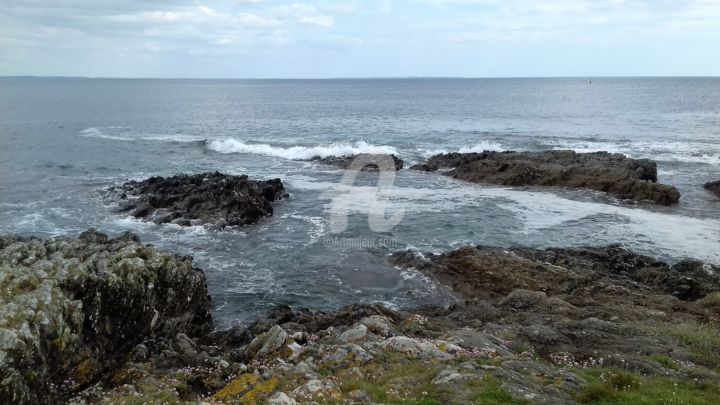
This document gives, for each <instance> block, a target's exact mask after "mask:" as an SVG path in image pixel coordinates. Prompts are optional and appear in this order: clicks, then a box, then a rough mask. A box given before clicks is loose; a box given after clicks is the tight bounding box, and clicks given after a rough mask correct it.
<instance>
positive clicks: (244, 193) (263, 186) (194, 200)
mask: <svg viewBox="0 0 720 405" xmlns="http://www.w3.org/2000/svg"><path fill="white" fill-rule="evenodd" d="M111 191H116V192H119V193H121V195H120V198H121V200H122V201H121V204H120V210H121V211H124V212H128V211H131V215H132V216H134V217H135V218H141V219H143V220H146V221H153V222H155V223H158V224H164V223H174V224H177V225H183V226H189V225H207V226H212V227H217V228H220V229H222V228H225V227H226V226H243V225H248V224H253V223H255V222H257V221H258V220H259V219H260V218H262V217H264V216H268V215H272V213H273V208H272V205H271V203H272V202H274V201H276V200H279V199H282V198H285V197H287V193H286V192H285V188H284V187H283V184H282V182H281V181H280V179H274V180H267V181H255V180H249V179H248V177H247V176H245V175H242V176H232V175H227V174H222V173H219V172H215V173H201V174H196V175H178V176H173V177H167V178H165V177H151V178H149V179H147V180H143V181H139V182H138V181H129V182H127V183H125V184H123V185H122V186H121V187H120V188H119V190H118V189H115V188H112V189H111Z"/></svg>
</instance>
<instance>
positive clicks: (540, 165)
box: [410, 150, 680, 205]
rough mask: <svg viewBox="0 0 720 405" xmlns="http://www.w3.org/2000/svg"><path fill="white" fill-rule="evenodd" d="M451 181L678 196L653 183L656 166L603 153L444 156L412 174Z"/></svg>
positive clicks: (665, 198)
mask: <svg viewBox="0 0 720 405" xmlns="http://www.w3.org/2000/svg"><path fill="white" fill-rule="evenodd" d="M443 168H447V169H451V170H449V171H445V172H443V174H445V175H448V176H451V177H453V178H456V179H459V180H464V181H469V182H473V183H482V184H496V185H503V186H543V187H569V188H585V189H590V190H596V191H601V192H604V193H607V194H609V195H611V196H613V197H615V198H619V199H622V200H632V201H644V200H649V201H652V202H654V203H656V204H661V205H672V204H677V203H678V201H679V200H680V192H679V191H678V190H677V189H676V188H675V187H672V186H667V185H664V184H658V183H657V164H656V163H655V162H653V161H650V160H647V159H630V158H627V157H625V155H622V154H611V153H607V152H595V153H576V152H574V151H569V150H568V151H544V152H490V151H485V152H482V153H447V154H440V155H435V156H433V157H431V158H430V159H429V160H428V161H427V162H426V163H423V164H419V165H415V166H412V167H410V169H411V170H421V171H428V172H433V171H438V170H440V169H443Z"/></svg>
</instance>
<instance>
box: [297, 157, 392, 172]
mask: <svg viewBox="0 0 720 405" xmlns="http://www.w3.org/2000/svg"><path fill="white" fill-rule="evenodd" d="M311 160H312V161H313V162H317V163H322V164H325V165H330V166H335V167H338V168H340V169H343V170H359V171H363V172H379V171H397V170H400V169H402V168H403V165H404V162H403V161H402V159H400V158H398V157H397V156H395V155H390V154H372V153H360V154H358V155H352V156H339V157H338V156H328V157H319V156H318V157H314V158H313V159H311Z"/></svg>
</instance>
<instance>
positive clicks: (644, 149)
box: [545, 140, 720, 165]
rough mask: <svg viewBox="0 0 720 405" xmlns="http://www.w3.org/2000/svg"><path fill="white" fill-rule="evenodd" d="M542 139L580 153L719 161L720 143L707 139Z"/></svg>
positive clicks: (695, 161)
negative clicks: (686, 140) (609, 153)
mask: <svg viewBox="0 0 720 405" xmlns="http://www.w3.org/2000/svg"><path fill="white" fill-rule="evenodd" d="M545 143H547V144H548V145H550V146H551V147H552V148H553V149H555V150H563V149H571V150H574V151H576V152H579V153H590V152H600V151H606V152H611V153H622V154H624V155H626V156H628V157H632V158H647V159H654V160H658V161H670V162H689V163H707V164H715V165H720V144H712V143H707V142H704V143H697V142H681V141H652V142H651V141H611V140H606V141H602V140H599V141H573V140H552V141H547V142H545Z"/></svg>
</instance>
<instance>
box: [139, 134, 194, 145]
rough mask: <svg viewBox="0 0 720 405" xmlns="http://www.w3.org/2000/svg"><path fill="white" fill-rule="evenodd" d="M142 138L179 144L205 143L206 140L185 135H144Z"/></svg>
mask: <svg viewBox="0 0 720 405" xmlns="http://www.w3.org/2000/svg"><path fill="white" fill-rule="evenodd" d="M140 138H142V139H144V140H146V141H168V142H178V143H192V142H201V141H204V140H205V138H203V137H201V136H195V135H184V134H174V135H147V134H146V135H143V136H141V137H140Z"/></svg>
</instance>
